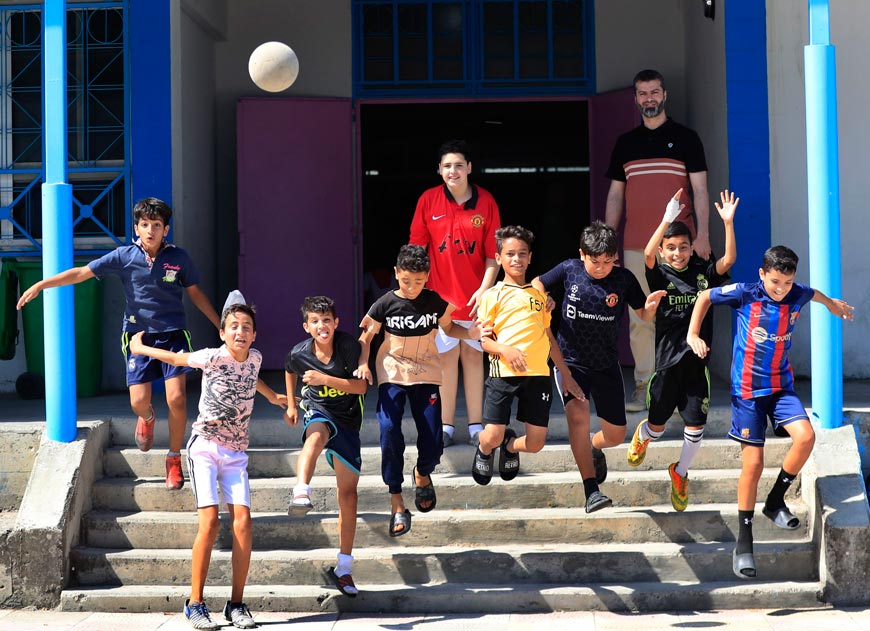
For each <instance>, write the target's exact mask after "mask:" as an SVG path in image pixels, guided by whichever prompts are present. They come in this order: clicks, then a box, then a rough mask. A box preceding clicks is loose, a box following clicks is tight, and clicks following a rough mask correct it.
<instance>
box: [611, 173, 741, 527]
mask: <svg viewBox="0 0 870 631" xmlns="http://www.w3.org/2000/svg"><path fill="white" fill-rule="evenodd" d="M682 192H683V189H680V190H679V191H677V193H676V194H675V195H674V197H673V199H671V201H670V202H668V206H667V208H666V209H665V215H664V217H663V218H662V222H661V223H660V224H659V227H658V228H657V229H656V231H655V232H654V233H653V235H652V237H650V240H649V243H647V246H646V249H644V262H645V264H646V280H647V283H649V287H650V289H652V290H656V289H663V290H665V291H667V296H666V297H665V298H664V299H663V300H662V302H661V303H660V305H659V309H658V313H657V314H656V371H655V372H654V373H653V376H652V378H651V379H650V382H649V390H648V399H649V415H648V417H647V418H646V419H645V420H643V421H641V423H640V424H639V425H638V426H637V429H635V431H634V435H633V436H632V438H631V444H630V445H629V447H628V464H630V465H631V466H632V467H637V466H638V465H640V464H641V463H642V462H643V460H644V457H645V456H646V448H647V446H648V445H649V443H650V441H652V440H657V439H659V438H660V437H661V435H662V434H663V433H664V431H665V423H667V421H668V419H669V418H670V417H671V414H673V413H674V409H678V410H679V411H680V416H682V417H683V421H684V422H685V424H686V427H685V429H684V430H683V449H682V452H681V453H680V459H679V461H678V462H674V463H672V464H671V465H670V466H669V467H668V474H669V476H670V479H671V505H673V507H674V508H675V509H676V510H678V511H684V510H686V507H687V506H688V505H689V467H690V466H692V461H693V460H694V459H695V456H696V455H697V454H698V451H699V450H700V448H701V439H702V438H703V436H704V426H705V425H706V424H707V410H708V408H709V405H710V373H709V371H708V370H707V362H708V359H707V358H704V359H701V358H700V357H698V356H696V355H695V354H694V353H693V352H692V349H690V348H689V346H688V344H687V343H686V334H687V333H688V332H689V320H691V318H692V307H693V306H694V304H695V300H696V298H697V297H698V293H699V292H701V291H703V290H705V289H707V288H709V287H718V286H719V285H722V284H724V283H725V281H726V280H728V270H729V269H731V266H732V265H734V261H736V260H737V245H736V243H735V239H734V211H735V210H736V209H737V204H738V203H739V202H740V198H735V197H734V193H729V192H728V191H725V192H723V193H720V198H721V201H722V204H721V205H719V204H718V203H717V204H716V210H717V211H718V212H719V216H720V217H721V218H722V223H723V224H725V254H724V256H722V258H720V259H719V260H713V259H712V258H711V259H710V260H708V261H705V260H703V259H701V258H700V257H698V256H695V255H693V254H692V233H691V232H690V231H689V227H688V226H687V225H686V224H684V223H683V222H682V221H676V218H677V216H678V214H679V213H680V210H681V204H680V195H681V194H682ZM656 252H658V254H660V255H661V257H662V260H663V261H664V262H663V263H661V264H660V263H659V262H658V260H657V258H656ZM701 337H703V339H704V341H705V342H706V343H707V345H708V346H709V345H710V344H711V343H712V338H713V319H712V317H707V318H706V319H705V320H704V324H703V325H702V327H701Z"/></svg>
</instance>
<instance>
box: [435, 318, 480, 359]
mask: <svg viewBox="0 0 870 631" xmlns="http://www.w3.org/2000/svg"><path fill="white" fill-rule="evenodd" d="M453 324H458V325H459V326H461V327H462V328H464V329H470V328H471V327H472V325H473V324H474V322H473V321H472V320H454V321H453ZM459 342H465V343H466V344H468V345H469V346H470V347H471V348H473V349H474V350H476V351H480V352H481V353H482V352H483V348H482V347H481V346H480V340H460V339H459V338H456V337H450V336H449V335H447V334H446V333H444V329H442V328H441V327H440V326H439V327H438V334H437V335H436V336H435V346H436V347H437V348H438V352H439V353H446V352H447V351H451V350H453V349H454V348H456V347H457V346H459Z"/></svg>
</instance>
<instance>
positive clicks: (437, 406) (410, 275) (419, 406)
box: [354, 245, 480, 537]
mask: <svg viewBox="0 0 870 631" xmlns="http://www.w3.org/2000/svg"><path fill="white" fill-rule="evenodd" d="M395 272H396V280H397V281H398V283H399V288H398V289H397V290H395V291H391V292H388V293H386V294H384V295H383V296H381V297H380V298H379V299H378V300H377V301H375V303H374V304H373V305H372V306H371V308H370V309H369V312H368V313H367V314H366V316H365V317H364V318H363V320H362V322H361V323H360V327H361V328H362V329H363V332H362V335H360V338H359V342H360V346H361V347H362V352H361V353H360V358H359V367H358V368H357V369H356V370H355V371H354V374H355V375H356V376H357V377H359V378H361V379H366V380H367V381H368V382H369V383H371V381H372V374H371V371H370V370H369V366H368V362H369V349H370V344H371V341H372V338H373V337H374V336H375V335H376V334H377V333H378V331H380V330H381V328H383V329H384V331H385V334H384V342H383V344H381V346H380V350H379V351H378V356H377V362H376V363H377V373H378V423H379V424H380V428H381V475H382V476H383V479H384V484H386V485H387V486H388V487H389V489H390V504H391V506H390V513H391V515H390V529H389V534H390V536H391V537H399V536H401V535H404V534H405V533H407V532H408V531H409V530H411V511H409V510H408V509H407V508H405V501H404V499H403V498H402V482H403V481H404V476H403V475H402V469H403V468H404V464H405V437H404V435H403V434H402V415H403V413H404V411H405V399H406V398H407V399H408V403H409V404H410V406H411V415H412V416H413V417H414V423H415V424H416V426H417V466H416V467H414V487H415V489H414V504H415V506H416V507H417V510H419V511H420V512H421V513H428V512H429V511H431V510H432V509H433V508H435V503H436V499H437V498H436V496H435V487H434V486H433V484H432V477H431V475H432V471H434V470H435V467H436V465H437V464H438V463H439V462H440V461H441V452H442V451H443V447H444V445H443V443H442V433H441V432H442V429H441V395H440V385H441V379H442V377H441V358H440V356H439V354H438V347H437V345H436V343H435V338H436V336H437V334H438V327H439V326H440V327H441V328H442V329H443V330H444V332H445V333H446V334H447V335H449V336H450V337H455V338H459V339H480V331H479V329H478V328H477V327H476V326H472V327H471V328H470V329H466V328H465V327H463V326H460V325H459V324H456V323H454V322H453V320H452V319H451V317H450V316H451V314H452V313H453V311H454V309H455V307H454V306H453V305H451V304H448V303H447V302H446V301H445V300H444V299H442V298H441V296H439V295H438V294H437V293H436V292H434V291H432V290H431V289H427V288H426V287H425V285H426V281H427V280H428V279H429V255H428V254H426V250H425V249H424V248H423V247H421V246H419V245H404V246H402V248H401V249H400V250H399V256H398V258H397V260H396V268H395Z"/></svg>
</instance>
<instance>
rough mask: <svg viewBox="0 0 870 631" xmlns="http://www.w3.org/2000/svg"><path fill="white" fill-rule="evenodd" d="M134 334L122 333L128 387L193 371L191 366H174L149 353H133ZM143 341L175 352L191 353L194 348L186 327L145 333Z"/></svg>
mask: <svg viewBox="0 0 870 631" xmlns="http://www.w3.org/2000/svg"><path fill="white" fill-rule="evenodd" d="M133 335H134V334H133V333H129V332H127V331H124V332H123V333H122V334H121V352H122V353H124V361H125V363H126V365H127V386H128V387H129V386H134V385H136V384H140V383H151V382H152V381H156V380H157V379H172V378H173V377H178V376H180V375H184V374H186V373H189V372H193V368H191V367H190V366H173V365H172V364H164V363H163V362H162V361H160V360H158V359H154V358H153V357H148V356H147V355H133V354H132V353H131V352H130V338H131V337H133ZM142 343H143V344H145V345H146V346H152V347H154V348H159V349H161V350H164V351H172V352H173V353H189V352H191V350H192V349H191V347H190V332H188V331H186V330H185V329H176V330H175V331H166V332H165V333H145V335H143V336H142Z"/></svg>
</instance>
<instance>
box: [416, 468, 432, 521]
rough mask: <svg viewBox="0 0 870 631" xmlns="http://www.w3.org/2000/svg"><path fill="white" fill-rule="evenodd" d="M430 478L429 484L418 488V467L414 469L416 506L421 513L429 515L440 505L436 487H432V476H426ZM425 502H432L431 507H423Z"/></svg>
mask: <svg viewBox="0 0 870 631" xmlns="http://www.w3.org/2000/svg"><path fill="white" fill-rule="evenodd" d="M426 477H428V478H429V484H424V485H423V486H417V467H414V506H416V507H417V510H418V511H420V512H421V513H428V512H429V511H431V510H433V509H434V508H435V505H436V504H437V503H438V498H437V497H436V495H435V487H434V486H433V485H432V475H431V474H430V475H428V476H426ZM424 502H431V503H430V504H429V506H425V507H424V506H422V504H423V503H424Z"/></svg>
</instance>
